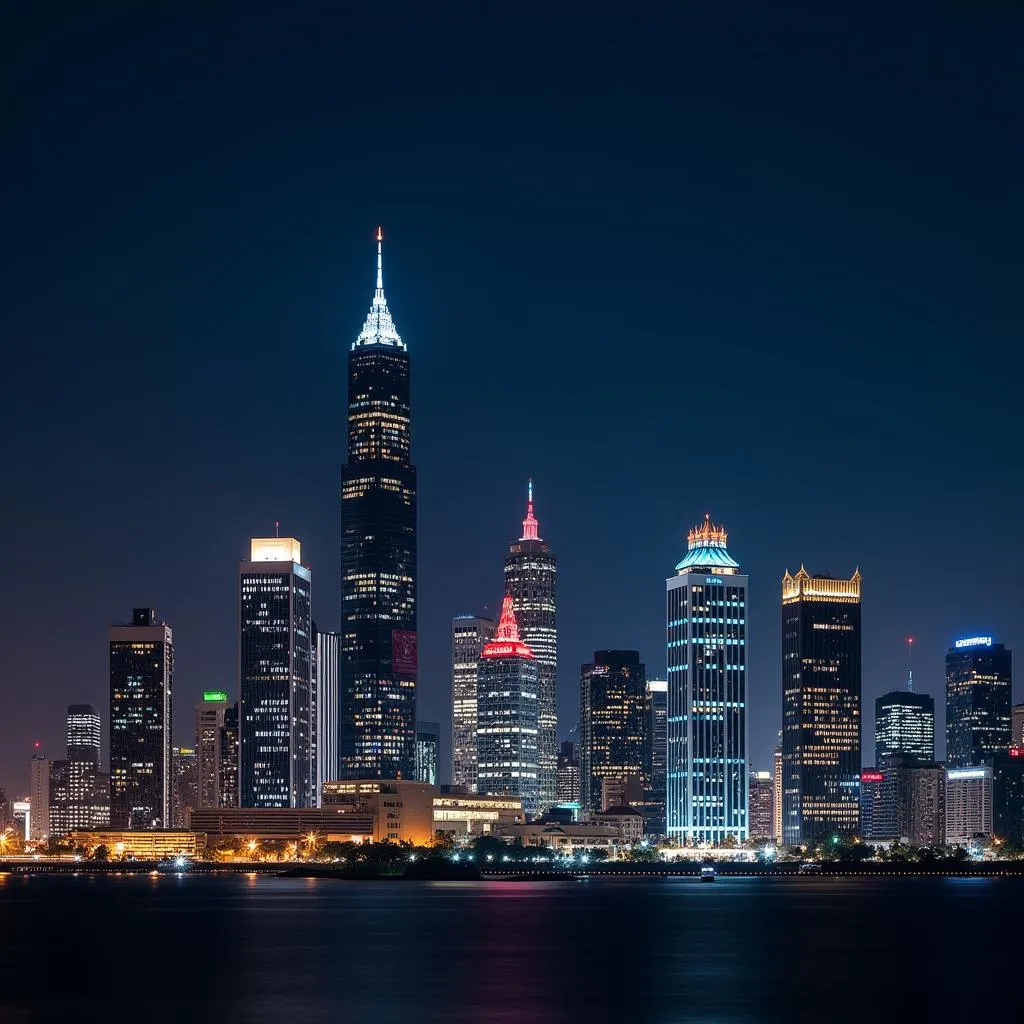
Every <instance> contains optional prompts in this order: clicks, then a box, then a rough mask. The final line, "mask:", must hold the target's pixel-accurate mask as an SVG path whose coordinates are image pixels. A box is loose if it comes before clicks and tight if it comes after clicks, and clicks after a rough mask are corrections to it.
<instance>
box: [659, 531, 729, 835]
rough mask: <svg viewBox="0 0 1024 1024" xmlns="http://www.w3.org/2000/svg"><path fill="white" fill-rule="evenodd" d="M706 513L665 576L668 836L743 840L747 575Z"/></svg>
mask: <svg viewBox="0 0 1024 1024" xmlns="http://www.w3.org/2000/svg"><path fill="white" fill-rule="evenodd" d="M727 538H728V535H727V533H726V531H725V527H722V526H715V525H714V524H713V523H712V522H711V519H710V517H708V516H706V517H705V519H704V522H703V523H702V524H701V525H700V526H697V527H694V528H693V529H692V530H690V532H689V535H688V537H687V541H688V545H689V548H688V551H687V553H686V555H685V557H684V558H683V559H682V560H681V561H680V562H679V564H678V565H677V566H676V575H675V576H673V577H671V578H670V579H669V580H667V582H666V622H667V633H668V641H667V642H668V646H667V652H666V653H667V663H668V758H667V759H668V779H667V801H666V818H667V831H668V835H669V838H670V839H674V840H676V841H677V842H679V843H681V844H684V845H693V844H698V843H712V844H714V843H720V842H722V841H724V840H725V839H726V838H729V837H731V838H732V839H734V840H737V841H743V840H745V839H746V838H747V836H748V833H749V822H748V818H747V783H748V778H747V773H748V764H747V711H746V707H747V577H746V576H744V575H743V574H741V573H740V566H739V563H738V562H737V561H736V560H735V559H734V558H733V557H732V556H731V555H730V554H729V551H728V548H727V547H726V540H727Z"/></svg>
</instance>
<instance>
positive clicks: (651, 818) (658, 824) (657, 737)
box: [644, 679, 668, 835]
mask: <svg viewBox="0 0 1024 1024" xmlns="http://www.w3.org/2000/svg"><path fill="white" fill-rule="evenodd" d="M647 702H648V707H649V708H650V717H651V721H650V726H649V732H648V735H649V736H650V744H649V755H648V759H647V794H646V796H645V797H644V802H645V804H646V805H647V807H648V818H647V827H648V831H649V832H651V833H654V834H657V835H664V834H665V787H666V785H667V779H668V760H667V759H668V682H667V680H665V679H648V680H647Z"/></svg>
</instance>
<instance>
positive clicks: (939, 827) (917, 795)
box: [897, 761, 946, 846]
mask: <svg viewBox="0 0 1024 1024" xmlns="http://www.w3.org/2000/svg"><path fill="white" fill-rule="evenodd" d="M897 770H898V772H899V776H900V777H899V784H898V785H899V790H898V797H897V799H898V805H897V824H898V828H899V836H900V839H901V840H904V841H905V842H907V843H908V844H909V845H910V846H945V845H946V769H945V768H944V767H943V766H942V765H937V764H930V765H926V764H920V763H918V762H917V761H911V762H905V763H904V764H903V765H901V766H900V767H899V768H898V769H897Z"/></svg>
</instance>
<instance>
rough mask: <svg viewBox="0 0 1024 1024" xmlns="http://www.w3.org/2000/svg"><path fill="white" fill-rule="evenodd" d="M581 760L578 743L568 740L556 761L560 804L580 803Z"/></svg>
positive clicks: (556, 790) (556, 789)
mask: <svg viewBox="0 0 1024 1024" xmlns="http://www.w3.org/2000/svg"><path fill="white" fill-rule="evenodd" d="M581 786H582V782H581V777H580V762H579V759H578V758H577V757H576V744H575V743H573V742H572V740H566V741H565V742H564V743H563V744H562V746H561V748H560V750H559V752H558V760H557V761H556V763H555V799H556V800H557V801H558V803H559V804H579V802H580V792H581Z"/></svg>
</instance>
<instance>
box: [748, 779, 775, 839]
mask: <svg viewBox="0 0 1024 1024" xmlns="http://www.w3.org/2000/svg"><path fill="white" fill-rule="evenodd" d="M774 791H775V786H774V783H773V782H772V773H771V772H751V773H750V838H751V839H771V838H772V818H773V815H772V802H773V799H774Z"/></svg>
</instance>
